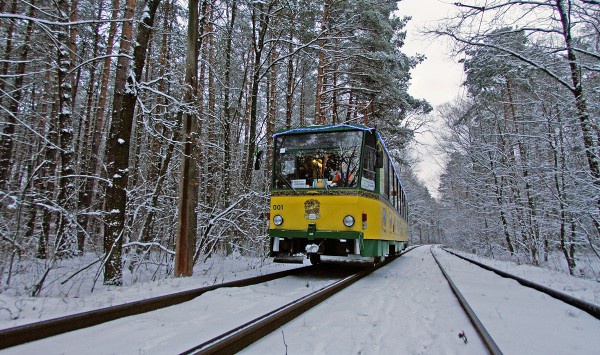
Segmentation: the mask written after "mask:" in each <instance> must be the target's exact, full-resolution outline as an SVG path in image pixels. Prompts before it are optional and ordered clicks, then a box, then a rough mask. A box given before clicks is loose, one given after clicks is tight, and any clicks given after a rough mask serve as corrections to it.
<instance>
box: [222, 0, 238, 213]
mask: <svg viewBox="0 0 600 355" xmlns="http://www.w3.org/2000/svg"><path fill="white" fill-rule="evenodd" d="M236 14H237V0H233V2H232V4H231V19H230V22H229V27H228V30H227V43H226V48H225V79H224V88H223V96H224V98H223V113H224V116H225V117H224V120H223V150H224V151H225V157H224V159H223V179H222V181H223V202H224V205H225V206H229V194H230V189H231V181H230V180H231V171H230V169H231V150H232V149H233V147H232V145H231V137H230V135H231V122H232V120H233V117H232V115H231V108H230V105H231V103H230V95H231V93H230V91H231V90H230V87H231V48H232V42H233V30H234V27H235V17H236Z"/></svg>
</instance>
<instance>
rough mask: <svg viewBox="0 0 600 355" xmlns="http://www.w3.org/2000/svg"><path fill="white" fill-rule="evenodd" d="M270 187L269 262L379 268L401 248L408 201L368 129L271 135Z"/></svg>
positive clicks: (350, 126) (375, 134)
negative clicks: (360, 264) (348, 263)
mask: <svg viewBox="0 0 600 355" xmlns="http://www.w3.org/2000/svg"><path fill="white" fill-rule="evenodd" d="M271 183H272V184H271V201H270V213H269V237H270V255H271V257H274V261H275V262H284V263H286V262H287V263H303V261H304V259H306V258H308V259H309V260H310V262H311V263H313V264H316V263H320V262H340V261H341V262H343V261H352V262H354V261H358V262H370V263H377V262H380V261H382V260H383V258H384V257H385V256H386V255H392V254H395V253H398V252H400V251H401V250H404V249H405V248H406V247H407V244H408V225H407V215H408V214H407V212H408V210H407V205H406V194H405V192H404V189H403V187H402V182H401V181H400V178H399V177H398V174H397V171H396V169H395V168H394V165H393V164H392V161H391V159H390V155H389V152H388V150H387V148H386V146H385V143H384V142H383V140H382V138H381V136H380V135H379V133H378V132H377V131H376V130H375V129H374V128H370V127H367V126H363V125H358V124H337V125H319V126H308V127H301V128H294V129H289V130H285V131H281V132H278V133H276V134H275V135H274V148H273V172H272V181H271Z"/></svg>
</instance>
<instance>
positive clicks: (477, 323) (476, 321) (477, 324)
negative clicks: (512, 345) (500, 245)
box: [429, 247, 502, 355]
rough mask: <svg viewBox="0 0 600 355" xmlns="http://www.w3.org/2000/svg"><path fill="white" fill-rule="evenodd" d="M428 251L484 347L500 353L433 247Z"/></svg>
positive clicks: (493, 352)
mask: <svg viewBox="0 0 600 355" xmlns="http://www.w3.org/2000/svg"><path fill="white" fill-rule="evenodd" d="M429 251H430V252H431V255H432V256H433V259H434V260H435V262H436V263H437V265H438V266H439V268H440V270H441V271H442V274H443V275H444V278H445V279H446V281H448V285H449V286H450V288H451V289H452V293H454V295H455V296H456V299H457V300H458V303H460V306H461V307H462V309H463V310H464V311H465V313H466V314H467V317H468V318H469V320H470V321H471V324H473V327H474V328H475V331H477V334H478V335H479V337H480V338H481V341H482V342H483V344H484V345H485V347H486V348H487V349H488V351H489V352H490V354H493V355H496V354H502V351H501V350H500V348H499V347H498V344H496V342H495V341H494V339H493V338H492V336H491V335H490V333H488V331H487V329H485V327H484V326H483V323H481V321H480V320H479V318H478V317H477V315H476V314H475V312H474V311H473V309H472V308H471V306H469V303H468V302H467V300H466V299H465V297H464V296H463V295H462V293H461V292H460V290H459V289H458V287H456V285H455V284H454V282H453V281H452V279H451V278H450V275H448V273H447V272H446V270H445V269H444V267H443V266H442V264H441V263H440V261H439V260H438V258H437V257H436V256H435V253H434V252H433V247H429Z"/></svg>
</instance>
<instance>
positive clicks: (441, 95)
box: [398, 0, 463, 195]
mask: <svg viewBox="0 0 600 355" xmlns="http://www.w3.org/2000/svg"><path fill="white" fill-rule="evenodd" d="M454 8H455V6H454V5H452V2H451V1H448V2H444V1H440V0H402V1H400V2H399V3H398V9H399V10H398V11H399V14H400V15H401V16H411V17H412V20H411V21H409V23H408V26H407V38H406V44H405V45H404V47H402V52H404V53H406V54H408V55H414V54H417V53H418V54H424V55H425V56H426V57H427V59H426V60H425V61H424V62H423V63H421V64H420V65H418V66H417V68H415V69H414V70H413V71H412V72H411V75H412V80H411V85H410V88H409V90H408V91H409V93H410V94H411V95H412V96H414V97H416V98H423V99H426V100H427V101H429V103H431V104H432V105H433V106H434V113H433V117H432V118H434V119H435V107H436V106H438V105H441V104H443V103H446V102H449V101H452V100H453V99H454V98H455V97H457V96H459V95H460V94H461V88H460V83H461V82H462V81H463V76H462V65H460V64H458V58H453V57H452V56H451V55H450V49H449V44H448V43H447V42H444V41H443V40H440V39H432V38H426V37H425V36H423V35H422V34H420V33H419V31H421V30H422V29H423V28H425V27H430V28H431V27H434V26H435V25H436V23H437V22H438V21H440V19H443V18H444V17H446V16H447V15H448V14H449V13H451V12H452V11H453V10H454ZM433 129H434V130H435V129H437V128H433ZM416 138H417V142H418V143H419V144H417V145H416V147H415V150H416V152H417V155H418V156H419V158H420V159H421V161H422V162H421V163H420V164H419V166H418V167H417V169H416V170H417V172H418V175H419V177H420V178H421V180H423V182H424V183H425V184H426V185H427V187H428V188H429V191H430V192H431V193H432V194H433V195H435V194H436V189H437V186H438V184H439V174H440V172H441V169H442V167H441V165H440V163H441V162H440V158H439V157H436V156H435V155H434V154H433V149H432V148H431V147H432V145H433V144H434V140H433V138H432V136H431V135H429V134H422V135H417V137H416Z"/></svg>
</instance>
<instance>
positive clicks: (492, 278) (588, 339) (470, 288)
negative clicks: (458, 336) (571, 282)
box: [434, 248, 600, 354]
mask: <svg viewBox="0 0 600 355" xmlns="http://www.w3.org/2000/svg"><path fill="white" fill-rule="evenodd" d="M434 252H435V253H436V256H438V258H439V259H440V263H441V264H442V266H443V267H444V269H446V272H448V274H449V275H450V277H451V278H452V281H453V282H454V283H455V284H456V286H457V287H458V289H459V290H460V291H461V293H462V294H463V296H464V297H465V298H466V300H467V302H469V305H470V306H471V308H473V310H474V312H475V313H476V314H477V316H478V318H479V319H480V320H481V322H482V323H483V324H484V326H485V327H486V329H487V331H488V332H489V333H490V334H491V335H492V337H493V338H494V341H495V342H496V344H497V345H498V347H499V348H500V349H501V350H502V351H503V352H504V353H505V354H597V353H598V349H600V337H599V336H598V335H600V321H599V320H598V319H596V318H594V317H593V316H591V315H589V314H588V313H586V312H584V311H581V310H579V309H577V308H575V307H572V306H570V305H568V304H566V303H564V302H562V301H559V300H557V299H555V298H553V297H551V296H548V295H546V294H544V293H541V292H538V291H535V290H533V289H530V288H526V287H523V286H522V285H520V284H519V283H518V282H517V281H514V280H512V279H507V278H503V277H500V276H498V275H496V274H495V273H493V272H491V271H487V270H484V269H482V268H480V267H478V266H476V265H473V264H471V263H469V262H467V261H464V260H462V259H459V258H457V257H455V256H453V255H451V254H449V253H446V252H444V251H443V250H441V249H440V248H434ZM549 274H550V275H551V273H549ZM536 275H537V276H536V277H535V278H536V279H537V281H544V279H545V278H543V277H541V274H540V273H536ZM524 276H527V275H524Z"/></svg>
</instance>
